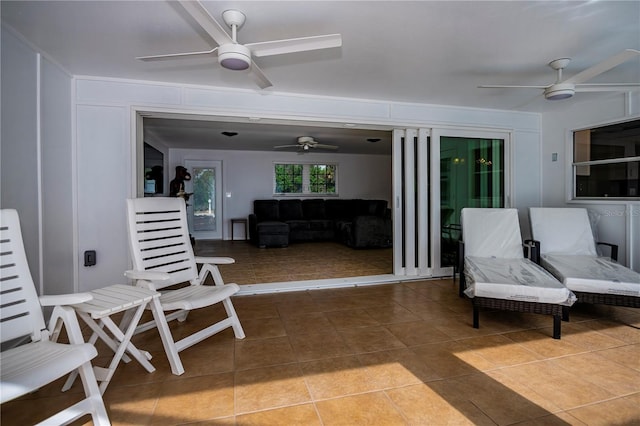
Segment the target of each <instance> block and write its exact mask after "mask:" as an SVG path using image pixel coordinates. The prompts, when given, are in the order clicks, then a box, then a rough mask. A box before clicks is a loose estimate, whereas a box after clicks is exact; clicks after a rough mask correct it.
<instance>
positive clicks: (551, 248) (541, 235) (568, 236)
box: [529, 207, 640, 308]
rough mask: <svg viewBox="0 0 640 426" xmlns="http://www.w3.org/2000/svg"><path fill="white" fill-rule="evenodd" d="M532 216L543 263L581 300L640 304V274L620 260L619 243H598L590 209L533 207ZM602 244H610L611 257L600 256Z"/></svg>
mask: <svg viewBox="0 0 640 426" xmlns="http://www.w3.org/2000/svg"><path fill="white" fill-rule="evenodd" d="M529 217H530V221H531V235H532V237H533V239H534V241H533V242H534V243H535V244H536V246H538V247H539V252H540V264H541V265H542V266H543V267H544V268H545V269H547V270H548V271H549V272H551V273H552V274H553V275H554V276H555V277H556V278H557V279H558V280H560V281H562V282H563V284H564V285H565V286H566V287H567V288H569V289H570V290H571V291H573V292H574V293H575V295H576V296H577V297H578V302H585V303H594V304H605V305H615V306H626V307H634V308H638V307H640V274H639V273H637V272H635V271H633V270H631V269H629V268H627V267H625V266H623V265H621V264H619V263H617V262H616V260H617V254H618V247H617V246H616V245H614V244H609V243H600V242H596V240H595V238H594V233H593V230H592V227H591V222H590V220H589V215H588V213H587V210H586V209H584V208H553V207H535V208H534V207H532V208H530V209H529ZM602 244H604V245H607V246H609V248H610V254H611V257H610V258H608V257H602V256H599V255H598V252H597V249H596V247H597V246H598V245H602Z"/></svg>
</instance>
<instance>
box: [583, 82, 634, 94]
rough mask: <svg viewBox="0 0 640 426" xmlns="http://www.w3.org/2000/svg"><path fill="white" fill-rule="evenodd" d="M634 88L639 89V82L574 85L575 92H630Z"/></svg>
mask: <svg viewBox="0 0 640 426" xmlns="http://www.w3.org/2000/svg"><path fill="white" fill-rule="evenodd" d="M634 90H640V83H628V84H625V83H622V84H617V83H611V84H606V83H605V84H581V85H579V86H576V92H631V91H634Z"/></svg>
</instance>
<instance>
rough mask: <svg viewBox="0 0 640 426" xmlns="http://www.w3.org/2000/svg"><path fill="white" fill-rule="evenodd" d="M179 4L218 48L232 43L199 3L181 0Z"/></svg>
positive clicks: (221, 27)
mask: <svg viewBox="0 0 640 426" xmlns="http://www.w3.org/2000/svg"><path fill="white" fill-rule="evenodd" d="M180 4H181V5H182V7H184V9H185V10H186V11H187V13H188V14H189V15H191V16H192V17H193V19H195V20H196V22H198V24H200V26H201V27H202V29H203V30H205V31H206V32H207V34H209V35H210V36H211V38H213V39H214V40H215V42H216V43H218V45H219V46H221V45H223V44H228V43H233V42H234V41H233V39H232V38H231V36H229V34H227V32H226V31H225V30H224V27H223V26H222V25H220V23H218V21H216V20H215V18H214V17H213V16H211V14H209V12H208V11H207V9H205V8H204V6H203V5H202V3H200V2H199V1H184V0H181V1H180Z"/></svg>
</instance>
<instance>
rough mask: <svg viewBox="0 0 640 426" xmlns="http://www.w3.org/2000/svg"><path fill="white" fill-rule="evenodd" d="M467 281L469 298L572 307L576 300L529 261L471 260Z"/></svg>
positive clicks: (475, 258)
mask: <svg viewBox="0 0 640 426" xmlns="http://www.w3.org/2000/svg"><path fill="white" fill-rule="evenodd" d="M464 270H465V278H466V282H467V288H466V290H465V294H466V295H467V296H469V297H486V298H492V299H505V300H520V301H524V302H537V303H554V304H561V305H567V306H571V305H572V304H573V303H574V302H575V301H576V298H575V296H574V295H573V293H571V291H569V289H567V288H566V287H565V286H564V285H562V283H560V282H559V281H558V280H556V279H555V278H554V277H553V275H551V274H550V273H549V272H547V271H545V270H544V269H542V268H541V267H540V266H538V265H536V264H535V263H534V262H532V261H530V260H529V259H524V258H523V259H497V258H487V257H476V256H468V257H466V258H465V269H464Z"/></svg>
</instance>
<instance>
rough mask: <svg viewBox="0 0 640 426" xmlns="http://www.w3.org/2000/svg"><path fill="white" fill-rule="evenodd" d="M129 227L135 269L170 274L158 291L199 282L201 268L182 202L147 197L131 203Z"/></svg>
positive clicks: (165, 198)
mask: <svg viewBox="0 0 640 426" xmlns="http://www.w3.org/2000/svg"><path fill="white" fill-rule="evenodd" d="M127 215H128V216H129V217H128V220H127V226H128V227H129V242H130V249H131V255H132V259H133V263H134V265H133V268H134V269H136V270H139V271H153V272H166V273H169V274H170V276H171V278H170V279H168V280H164V281H161V282H154V285H155V287H156V289H161V288H164V287H167V286H170V285H174V284H178V283H183V282H192V281H195V280H197V279H198V268H197V265H196V262H195V257H194V254H193V248H192V246H191V239H190V237H189V228H188V225H187V219H186V217H187V215H186V204H185V201H184V199H182V198H178V197H176V198H168V197H147V198H135V199H129V200H127Z"/></svg>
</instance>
